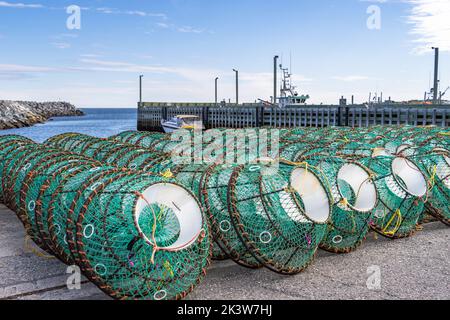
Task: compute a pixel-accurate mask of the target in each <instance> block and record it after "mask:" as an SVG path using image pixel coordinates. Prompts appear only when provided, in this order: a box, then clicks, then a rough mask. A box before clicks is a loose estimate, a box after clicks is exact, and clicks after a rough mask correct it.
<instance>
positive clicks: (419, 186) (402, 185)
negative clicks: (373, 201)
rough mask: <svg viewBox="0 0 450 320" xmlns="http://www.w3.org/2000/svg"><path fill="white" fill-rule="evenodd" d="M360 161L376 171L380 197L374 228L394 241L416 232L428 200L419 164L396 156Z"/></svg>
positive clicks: (424, 180) (375, 177)
mask: <svg viewBox="0 0 450 320" xmlns="http://www.w3.org/2000/svg"><path fill="white" fill-rule="evenodd" d="M360 161H361V163H363V164H364V165H366V166H367V167H368V168H370V170H371V171H373V173H374V182H375V185H376V188H377V190H378V195H379V202H378V205H377V207H376V208H375V210H374V217H373V221H372V227H373V228H374V229H375V230H376V231H377V232H379V233H381V234H382V235H384V236H387V237H391V238H401V237H406V236H409V235H411V234H412V233H414V232H415V231H416V227H417V224H418V222H419V219H420V217H421V215H422V213H423V211H424V203H425V202H426V201H427V197H428V190H427V182H426V179H425V177H424V176H423V174H422V173H421V172H420V170H419V168H418V167H417V165H416V164H414V163H413V162H412V161H411V160H408V159H406V158H399V157H394V156H377V157H372V158H364V159H361V160H360Z"/></svg>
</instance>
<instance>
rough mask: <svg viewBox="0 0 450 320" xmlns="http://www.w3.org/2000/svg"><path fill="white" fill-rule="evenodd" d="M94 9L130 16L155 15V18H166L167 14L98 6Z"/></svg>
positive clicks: (105, 12)
mask: <svg viewBox="0 0 450 320" xmlns="http://www.w3.org/2000/svg"><path fill="white" fill-rule="evenodd" d="M96 10H97V11H98V12H100V13H104V14H124V15H131V16H139V17H155V18H161V19H164V20H165V19H167V15H166V14H165V13H154V12H144V11H139V10H125V11H124V10H119V9H115V8H107V7H100V8H96Z"/></svg>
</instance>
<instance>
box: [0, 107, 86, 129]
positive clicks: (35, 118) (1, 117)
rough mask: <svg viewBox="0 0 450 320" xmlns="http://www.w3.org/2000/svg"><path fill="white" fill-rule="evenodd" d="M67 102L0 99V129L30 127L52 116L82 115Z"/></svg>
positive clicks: (81, 112)
mask: <svg viewBox="0 0 450 320" xmlns="http://www.w3.org/2000/svg"><path fill="white" fill-rule="evenodd" d="M83 115H84V112H83V111H81V110H80V109H78V108H76V107H75V106H74V105H72V104H70V103H68V102H34V101H10V100H0V130H6V129H14V128H23V127H30V126H33V125H35V124H38V123H44V122H46V121H48V120H49V119H50V118H53V117H65V116H74V117H76V116H83Z"/></svg>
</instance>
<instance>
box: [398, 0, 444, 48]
mask: <svg viewBox="0 0 450 320" xmlns="http://www.w3.org/2000/svg"><path fill="white" fill-rule="evenodd" d="M407 2H409V3H410V4H411V5H412V6H413V7H412V9H411V11H410V13H409V15H408V18H407V19H408V22H409V23H410V24H412V25H413V28H412V30H411V34H412V35H413V36H414V37H415V39H414V40H413V43H415V44H416V47H415V49H414V52H415V53H418V54H421V53H425V52H429V51H430V50H431V47H440V48H441V50H442V51H450V1H449V0H407Z"/></svg>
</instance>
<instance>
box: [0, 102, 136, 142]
mask: <svg viewBox="0 0 450 320" xmlns="http://www.w3.org/2000/svg"><path fill="white" fill-rule="evenodd" d="M81 110H83V112H84V113H85V114H86V115H85V116H83V117H58V118H53V119H52V120H51V121H48V122H46V123H44V124H38V125H35V126H33V127H28V128H20V129H10V130H0V135H5V134H19V135H22V136H25V137H28V138H30V139H32V140H34V141H35V142H43V141H45V140H46V139H48V138H50V137H53V136H55V135H58V134H61V133H65V132H78V133H84V134H88V135H91V136H96V137H101V138H106V137H109V136H112V135H115V134H117V133H119V132H122V131H127V130H136V126H137V110H136V109H117V108H116V109H112V108H111V109H81Z"/></svg>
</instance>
